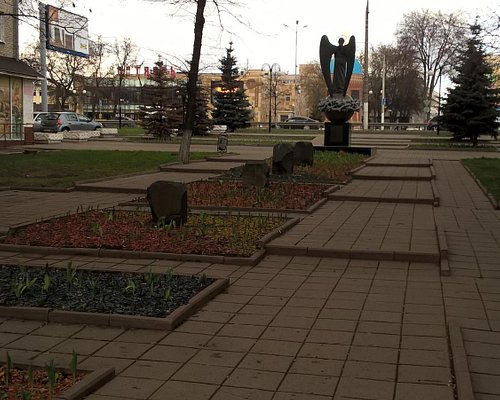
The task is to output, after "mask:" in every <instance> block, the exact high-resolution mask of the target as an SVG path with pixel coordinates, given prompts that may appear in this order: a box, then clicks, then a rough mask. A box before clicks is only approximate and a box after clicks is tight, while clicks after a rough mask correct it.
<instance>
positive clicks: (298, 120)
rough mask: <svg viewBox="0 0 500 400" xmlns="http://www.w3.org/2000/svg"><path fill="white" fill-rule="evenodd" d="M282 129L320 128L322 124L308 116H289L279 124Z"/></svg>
mask: <svg viewBox="0 0 500 400" xmlns="http://www.w3.org/2000/svg"><path fill="white" fill-rule="evenodd" d="M279 126H280V127H281V128H284V129H320V128H321V126H322V124H321V122H319V121H316V120H315V119H312V118H309V117H298V116H297V117H291V118H288V119H287V120H286V121H285V122H282V123H280V124H279Z"/></svg>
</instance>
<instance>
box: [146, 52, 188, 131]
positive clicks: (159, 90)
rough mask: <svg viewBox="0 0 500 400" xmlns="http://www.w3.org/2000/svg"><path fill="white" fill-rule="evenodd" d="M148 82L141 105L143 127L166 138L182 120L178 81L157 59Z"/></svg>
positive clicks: (177, 127) (179, 125) (178, 126)
mask: <svg viewBox="0 0 500 400" xmlns="http://www.w3.org/2000/svg"><path fill="white" fill-rule="evenodd" d="M149 80H150V81H151V83H150V84H148V85H144V87H143V93H144V106H143V107H141V117H142V118H143V127H144V128H145V129H146V131H147V132H148V133H149V134H151V135H153V136H156V137H160V138H168V137H170V135H171V133H172V132H173V130H174V129H179V128H180V127H181V126H182V122H183V104H182V97H181V96H180V95H179V93H180V90H179V82H177V81H176V80H175V78H172V77H171V75H170V70H168V69H167V67H166V66H165V65H164V64H163V61H157V62H156V63H155V67H154V68H153V70H152V71H151V74H150V75H149Z"/></svg>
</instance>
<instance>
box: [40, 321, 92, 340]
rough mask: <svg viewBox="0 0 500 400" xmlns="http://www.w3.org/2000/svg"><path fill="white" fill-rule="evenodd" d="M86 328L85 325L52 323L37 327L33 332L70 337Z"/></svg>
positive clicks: (42, 334)
mask: <svg viewBox="0 0 500 400" xmlns="http://www.w3.org/2000/svg"><path fill="white" fill-rule="evenodd" d="M83 328H84V325H76V324H55V323H50V324H47V325H44V326H42V327H41V328H39V329H36V330H35V331H34V332H33V334H35V335H41V336H54V337H70V336H73V335H74V334H76V333H78V332H79V331H81V330H82V329H83Z"/></svg>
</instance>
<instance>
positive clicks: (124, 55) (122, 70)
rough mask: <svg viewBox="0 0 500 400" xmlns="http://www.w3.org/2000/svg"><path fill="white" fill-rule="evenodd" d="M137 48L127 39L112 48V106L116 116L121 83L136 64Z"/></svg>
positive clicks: (120, 95) (116, 42) (121, 89)
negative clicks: (114, 75) (113, 80)
mask: <svg viewBox="0 0 500 400" xmlns="http://www.w3.org/2000/svg"><path fill="white" fill-rule="evenodd" d="M137 51H138V48H137V46H136V45H135V44H134V43H132V41H131V40H130V39H129V38H125V39H123V40H122V41H118V40H116V41H115V43H114V44H113V46H112V53H113V55H114V57H115V62H114V67H115V68H116V72H117V73H116V78H117V79H116V81H115V82H114V84H115V90H114V92H115V96H114V104H113V113H114V114H116V112H117V109H118V104H119V102H120V98H121V97H122V91H123V83H124V80H125V76H127V75H128V73H129V72H130V69H131V68H132V67H134V66H135V64H136V63H137Z"/></svg>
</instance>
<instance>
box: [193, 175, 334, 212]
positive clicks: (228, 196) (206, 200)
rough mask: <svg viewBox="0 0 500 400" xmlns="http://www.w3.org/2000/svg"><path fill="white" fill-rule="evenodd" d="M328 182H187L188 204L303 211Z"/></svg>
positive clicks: (312, 202)
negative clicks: (248, 184) (260, 185)
mask: <svg viewBox="0 0 500 400" xmlns="http://www.w3.org/2000/svg"><path fill="white" fill-rule="evenodd" d="M328 187H329V186H328V185H323V184H317V183H293V184H292V183H288V182H271V183H270V184H269V186H268V187H265V188H257V187H244V186H243V184H242V183H241V182H231V181H216V180H210V181H198V182H192V183H189V185H188V204H189V205H190V206H192V207H195V206H217V207H241V208H269V209H279V210H285V209H289V210H305V209H307V208H308V207H310V206H311V205H313V204H314V203H315V202H317V201H318V200H320V199H321V197H322V195H323V192H324V191H325V190H326V189H327V188H328Z"/></svg>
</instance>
